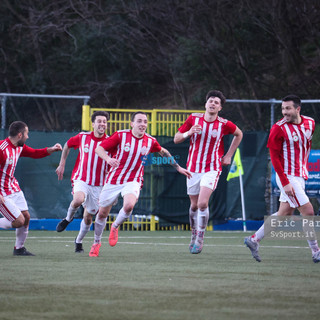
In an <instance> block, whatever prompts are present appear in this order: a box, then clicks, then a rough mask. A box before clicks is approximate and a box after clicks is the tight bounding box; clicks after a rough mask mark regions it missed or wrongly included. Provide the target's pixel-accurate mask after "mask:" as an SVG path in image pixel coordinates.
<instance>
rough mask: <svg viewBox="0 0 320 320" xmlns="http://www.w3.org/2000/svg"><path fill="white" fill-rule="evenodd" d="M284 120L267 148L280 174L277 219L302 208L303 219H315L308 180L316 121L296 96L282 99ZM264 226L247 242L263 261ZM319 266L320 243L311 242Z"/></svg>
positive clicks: (273, 127)
mask: <svg viewBox="0 0 320 320" xmlns="http://www.w3.org/2000/svg"><path fill="white" fill-rule="evenodd" d="M281 109H282V115H283V118H282V119H281V120H279V121H278V122H277V123H275V124H274V125H273V126H272V128H271V131H270V135H269V139H268V144H267V147H268V148H269V151H270V157H271V162H272V165H273V167H274V169H275V171H276V181H277V185H278V187H279V189H280V191H281V193H280V199H279V201H280V206H279V210H278V212H276V213H274V214H273V215H274V216H288V215H292V214H293V213H294V211H295V209H298V210H299V211H300V213H301V215H302V216H308V217H312V216H314V210H313V206H312V204H311V203H310V201H309V198H308V196H307V195H306V193H305V180H307V179H308V170H307V164H308V157H309V154H310V150H311V140H312V136H313V133H314V130H315V121H314V120H313V119H312V118H310V117H306V116H303V115H300V112H301V100H300V98H299V97H298V96H296V95H288V96H286V97H285V98H283V99H282V106H281ZM264 236H265V233H264V225H263V226H262V227H261V228H260V229H259V230H258V231H257V232H256V233H255V234H254V235H252V236H251V237H247V238H245V239H244V243H245V245H246V246H247V247H248V248H249V249H250V251H251V253H252V256H253V257H254V259H256V261H258V262H260V261H261V258H260V255H259V243H260V241H261V240H262V239H263V238H264ZM308 244H309V247H310V249H311V252H312V259H313V261H314V262H315V263H317V262H319V261H320V249H319V246H318V242H317V240H308Z"/></svg>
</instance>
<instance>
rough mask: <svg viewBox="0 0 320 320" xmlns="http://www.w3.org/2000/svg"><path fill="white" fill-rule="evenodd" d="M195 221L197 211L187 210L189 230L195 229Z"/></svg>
mask: <svg viewBox="0 0 320 320" xmlns="http://www.w3.org/2000/svg"><path fill="white" fill-rule="evenodd" d="M197 219H198V210H196V211H192V209H191V207H190V208H189V223H190V228H191V230H196V229H197V224H198V223H197Z"/></svg>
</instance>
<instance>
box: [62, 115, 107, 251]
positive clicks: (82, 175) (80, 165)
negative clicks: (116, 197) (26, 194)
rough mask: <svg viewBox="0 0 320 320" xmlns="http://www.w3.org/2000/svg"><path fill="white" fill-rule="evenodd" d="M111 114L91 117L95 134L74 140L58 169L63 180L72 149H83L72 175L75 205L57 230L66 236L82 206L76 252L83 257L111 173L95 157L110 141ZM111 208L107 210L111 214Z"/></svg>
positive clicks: (101, 161) (77, 136)
mask: <svg viewBox="0 0 320 320" xmlns="http://www.w3.org/2000/svg"><path fill="white" fill-rule="evenodd" d="M108 120H109V114H108V113H107V112H105V111H96V112H94V113H93V114H92V116H91V121H92V128H93V132H80V133H79V134H77V135H76V136H74V137H71V138H70V139H69V140H68V141H67V142H66V143H65V145H64V147H63V150H62V154H61V159H60V163H59V166H58V167H57V169H56V173H57V175H58V179H59V180H62V179H63V173H64V169H65V165H66V160H67V157H68V154H69V152H70V149H71V148H74V149H79V154H78V157H77V160H76V163H75V166H74V168H73V171H72V176H71V181H72V185H73V190H72V193H73V200H72V201H71V203H70V205H69V208H68V212H67V216H66V217H65V218H64V219H62V220H61V221H60V222H59V223H58V225H57V228H56V230H57V231H58V232H62V231H63V230H65V229H66V227H67V226H68V224H69V223H70V222H71V221H72V220H73V218H74V215H75V213H76V212H77V210H78V209H79V207H80V206H81V205H82V206H83V208H84V215H83V219H82V221H81V225H80V231H79V234H78V236H77V237H76V240H75V252H77V253H82V252H83V251H84V250H83V246H82V241H83V238H84V237H85V235H86V234H87V232H88V231H89V230H90V227H91V224H92V216H94V215H96V213H97V212H98V210H99V195H100V192H101V190H102V187H103V185H104V182H105V177H106V173H107V169H108V165H107V163H106V162H105V161H104V160H102V159H101V158H100V157H98V156H97V155H96V153H95V149H96V148H97V146H99V145H100V144H101V142H102V141H104V140H105V139H106V137H107V136H106V134H105V131H106V129H107V122H108ZM110 209H111V206H110V208H108V209H107V210H110Z"/></svg>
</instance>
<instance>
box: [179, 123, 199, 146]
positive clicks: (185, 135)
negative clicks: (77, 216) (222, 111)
mask: <svg viewBox="0 0 320 320" xmlns="http://www.w3.org/2000/svg"><path fill="white" fill-rule="evenodd" d="M201 130H202V127H201V126H200V125H199V124H195V125H194V126H192V127H191V129H190V130H189V131H187V132H184V133H182V132H180V131H178V132H177V133H176V134H175V136H174V139H173V142H174V143H181V142H183V141H184V140H186V139H187V138H189V137H191V136H192V135H193V134H194V133H200V132H201Z"/></svg>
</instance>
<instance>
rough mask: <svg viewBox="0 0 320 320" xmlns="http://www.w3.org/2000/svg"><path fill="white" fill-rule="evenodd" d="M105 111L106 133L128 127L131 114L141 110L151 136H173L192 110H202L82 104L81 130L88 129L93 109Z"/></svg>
mask: <svg viewBox="0 0 320 320" xmlns="http://www.w3.org/2000/svg"><path fill="white" fill-rule="evenodd" d="M98 110H101V111H107V112H109V114H110V119H109V121H108V130H107V134H108V135H111V134H112V133H113V132H115V131H117V130H123V129H130V122H131V114H132V113H134V112H137V111H143V112H145V113H146V114H147V117H148V128H147V132H148V133H149V134H151V135H153V136H169V137H173V136H174V135H175V133H176V132H177V131H178V128H179V127H180V126H181V125H182V124H183V123H184V122H185V120H186V119H187V117H188V116H189V115H190V114H191V113H194V112H197V113H203V112H204V110H166V109H152V110H143V109H141V110H140V109H139V110H138V109H102V108H91V107H90V106H89V105H84V106H83V108H82V130H84V131H90V130H92V126H91V115H92V113H93V112H95V111H98Z"/></svg>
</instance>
